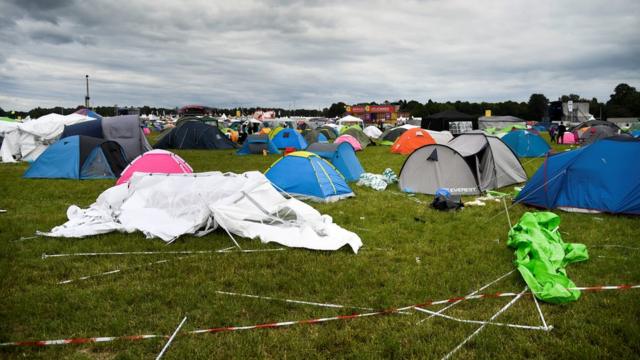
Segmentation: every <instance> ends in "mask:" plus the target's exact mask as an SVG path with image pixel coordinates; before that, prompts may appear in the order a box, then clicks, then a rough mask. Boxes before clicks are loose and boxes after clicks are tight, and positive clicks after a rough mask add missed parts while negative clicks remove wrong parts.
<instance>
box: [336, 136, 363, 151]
mask: <svg viewBox="0 0 640 360" xmlns="http://www.w3.org/2000/svg"><path fill="white" fill-rule="evenodd" d="M343 142H347V143H349V144H351V146H353V150H355V151H360V150H362V145H360V142H359V141H358V139H356V138H354V137H353V136H351V135H346V134H345V135H340V136H338V138H337V139H336V141H334V143H335V144H340V143H343Z"/></svg>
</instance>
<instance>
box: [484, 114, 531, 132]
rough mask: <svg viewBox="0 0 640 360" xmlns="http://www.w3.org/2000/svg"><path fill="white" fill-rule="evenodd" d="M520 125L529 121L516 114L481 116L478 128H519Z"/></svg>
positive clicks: (524, 124)
mask: <svg viewBox="0 0 640 360" xmlns="http://www.w3.org/2000/svg"><path fill="white" fill-rule="evenodd" d="M519 126H524V127H526V126H527V121H526V120H524V119H520V118H519V117H516V116H481V117H479V118H478V128H479V129H480V130H485V129H489V128H496V129H501V128H508V129H509V130H510V129H511V128H512V127H516V128H519Z"/></svg>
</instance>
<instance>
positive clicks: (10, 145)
mask: <svg viewBox="0 0 640 360" xmlns="http://www.w3.org/2000/svg"><path fill="white" fill-rule="evenodd" d="M87 120H94V118H92V117H88V116H85V115H81V114H69V115H66V116H65V115H60V114H55V113H52V114H47V115H44V116H41V117H39V118H37V119H35V120H31V121H27V122H24V123H18V124H17V126H16V128H15V129H13V130H11V131H7V132H5V133H4V134H3V136H4V141H3V142H2V148H1V149H0V153H1V154H2V162H15V161H16V160H15V158H18V159H20V160H22V161H33V160H35V159H37V158H38V156H40V154H42V153H43V152H44V151H45V150H46V149H47V146H49V145H50V144H52V143H54V142H55V141H57V140H58V137H60V135H61V134H62V132H63V131H64V126H65V125H73V124H77V123H79V122H83V121H87Z"/></svg>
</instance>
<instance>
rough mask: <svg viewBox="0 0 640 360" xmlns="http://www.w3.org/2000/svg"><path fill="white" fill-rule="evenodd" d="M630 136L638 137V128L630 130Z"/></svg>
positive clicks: (639, 135) (639, 131) (639, 132)
mask: <svg viewBox="0 0 640 360" xmlns="http://www.w3.org/2000/svg"><path fill="white" fill-rule="evenodd" d="M631 136H633V137H635V138H637V137H640V130H633V131H632V132H631Z"/></svg>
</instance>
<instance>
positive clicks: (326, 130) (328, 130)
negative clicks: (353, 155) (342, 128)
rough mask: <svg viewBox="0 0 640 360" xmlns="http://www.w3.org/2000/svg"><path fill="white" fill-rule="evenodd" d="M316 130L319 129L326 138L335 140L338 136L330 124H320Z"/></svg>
mask: <svg viewBox="0 0 640 360" xmlns="http://www.w3.org/2000/svg"><path fill="white" fill-rule="evenodd" d="M316 130H318V131H320V132H321V133H322V134H323V135H324V136H325V137H326V138H327V140H335V139H336V138H337V137H338V135H337V134H336V132H335V130H333V128H332V127H331V126H321V127H319V128H318V129H316Z"/></svg>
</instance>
